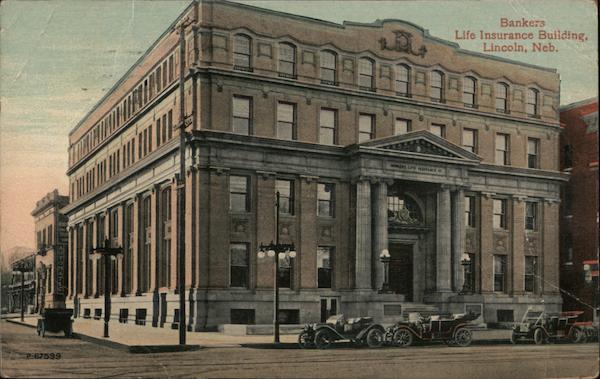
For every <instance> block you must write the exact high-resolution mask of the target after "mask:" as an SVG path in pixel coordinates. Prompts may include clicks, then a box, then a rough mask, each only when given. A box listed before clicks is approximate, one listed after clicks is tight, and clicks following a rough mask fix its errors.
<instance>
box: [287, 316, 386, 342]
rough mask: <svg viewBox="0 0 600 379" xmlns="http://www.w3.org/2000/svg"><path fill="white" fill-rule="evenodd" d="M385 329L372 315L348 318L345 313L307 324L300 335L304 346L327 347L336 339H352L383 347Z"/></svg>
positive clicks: (299, 339) (299, 340)
mask: <svg viewBox="0 0 600 379" xmlns="http://www.w3.org/2000/svg"><path fill="white" fill-rule="evenodd" d="M384 333H385V329H384V328H383V326H381V325H379V324H376V323H374V322H373V318H372V317H355V318H350V319H346V318H345V317H344V315H343V314H339V315H334V316H331V317H329V318H328V319H327V321H325V323H324V324H307V325H305V327H304V329H303V330H302V332H301V333H300V335H299V336H298V344H299V345H300V347H302V348H310V347H317V348H319V349H326V348H328V347H329V346H331V344H332V343H334V342H336V341H350V342H352V343H354V344H355V345H358V346H364V345H366V346H369V347H381V346H382V345H383V343H384Z"/></svg>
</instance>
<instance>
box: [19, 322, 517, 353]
mask: <svg viewBox="0 0 600 379" xmlns="http://www.w3.org/2000/svg"><path fill="white" fill-rule="evenodd" d="M7 321H9V322H13V323H16V324H22V325H26V326H29V327H32V328H35V327H36V323H37V317H35V316H29V317H25V322H24V323H22V322H21V320H20V319H19V318H14V319H7ZM103 328H104V322H103V321H102V320H93V319H82V318H77V319H75V321H74V322H73V333H74V335H76V336H77V337H79V338H81V339H82V340H85V341H88V342H93V343H99V344H102V345H105V346H108V347H112V348H117V349H123V350H126V351H129V352H132V353H151V352H167V351H178V350H182V349H181V347H180V346H179V345H178V343H179V334H178V331H177V330H172V329H167V328H153V327H151V326H138V325H132V324H121V323H119V322H115V321H111V322H110V324H109V334H110V338H104V337H102V334H103V331H104V329H103ZM510 335H511V331H510V330H508V329H487V330H475V331H473V344H500V343H510ZM297 338H298V337H297V335H295V334H292V335H289V334H282V335H281V336H280V340H281V343H282V345H281V346H280V347H282V348H295V347H296V346H297V345H296V342H297ZM186 343H187V345H189V346H187V347H186V348H185V349H184V350H194V349H199V348H200V347H202V348H227V347H264V346H269V345H271V344H272V343H273V336H271V335H245V336H232V335H226V334H223V333H218V332H188V333H187V340H186Z"/></svg>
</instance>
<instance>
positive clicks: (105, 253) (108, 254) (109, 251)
mask: <svg viewBox="0 0 600 379" xmlns="http://www.w3.org/2000/svg"><path fill="white" fill-rule="evenodd" d="M91 252H92V254H94V255H95V258H96V259H101V258H104V338H108V322H109V321H110V294H111V292H112V291H111V288H110V279H111V278H112V273H111V270H110V268H111V267H110V261H111V260H113V259H117V257H122V256H123V249H122V248H120V247H110V241H109V240H108V238H107V239H106V240H104V247H97V248H95V249H92V251H91Z"/></svg>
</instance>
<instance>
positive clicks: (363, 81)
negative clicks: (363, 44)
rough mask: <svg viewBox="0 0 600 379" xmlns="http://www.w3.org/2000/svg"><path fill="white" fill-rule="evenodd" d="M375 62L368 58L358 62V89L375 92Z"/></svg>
mask: <svg viewBox="0 0 600 379" xmlns="http://www.w3.org/2000/svg"><path fill="white" fill-rule="evenodd" d="M374 78H375V62H373V60H372V59H369V58H360V60H359V61H358V87H359V88H360V89H361V90H363V91H375V80H374Z"/></svg>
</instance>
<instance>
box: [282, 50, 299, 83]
mask: <svg viewBox="0 0 600 379" xmlns="http://www.w3.org/2000/svg"><path fill="white" fill-rule="evenodd" d="M279 76H280V77H282V78H290V79H296V47H295V46H294V45H292V44H289V43H280V44H279Z"/></svg>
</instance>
